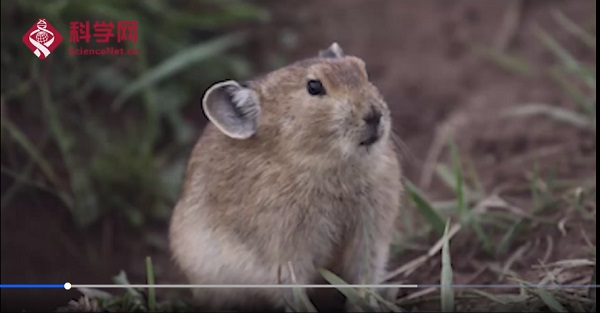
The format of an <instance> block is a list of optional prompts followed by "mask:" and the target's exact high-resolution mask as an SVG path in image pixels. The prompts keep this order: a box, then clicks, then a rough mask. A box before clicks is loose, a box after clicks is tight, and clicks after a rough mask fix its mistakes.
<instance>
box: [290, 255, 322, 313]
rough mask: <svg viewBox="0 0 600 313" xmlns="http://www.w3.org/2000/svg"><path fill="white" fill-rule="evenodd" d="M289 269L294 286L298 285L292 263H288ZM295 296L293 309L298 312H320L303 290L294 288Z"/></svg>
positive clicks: (293, 293)
mask: <svg viewBox="0 0 600 313" xmlns="http://www.w3.org/2000/svg"><path fill="white" fill-rule="evenodd" d="M288 269H289V271H290V276H291V280H292V283H293V284H296V283H297V280H296V274H295V273H294V267H293V266H292V263H291V262H289V263H288ZM292 295H293V299H292V300H293V306H294V307H292V308H291V309H292V310H294V311H296V312H318V311H317V309H316V308H315V306H314V305H313V304H312V302H310V299H308V296H307V295H306V292H305V290H304V289H302V288H294V289H293V290H292Z"/></svg>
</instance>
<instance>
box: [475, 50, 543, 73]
mask: <svg viewBox="0 0 600 313" xmlns="http://www.w3.org/2000/svg"><path fill="white" fill-rule="evenodd" d="M473 50H474V52H475V53H477V54H479V55H481V56H483V57H484V58H487V59H489V60H490V61H492V62H493V63H495V64H496V65H497V66H499V67H500V68H502V69H504V70H506V71H508V72H511V73H515V74H518V75H526V76H529V75H532V74H533V72H534V69H533V67H532V66H531V65H530V64H528V63H527V61H525V60H522V59H521V58H518V57H514V56H510V55H508V54H506V53H500V52H497V51H494V50H493V49H490V48H488V47H484V46H474V47H473Z"/></svg>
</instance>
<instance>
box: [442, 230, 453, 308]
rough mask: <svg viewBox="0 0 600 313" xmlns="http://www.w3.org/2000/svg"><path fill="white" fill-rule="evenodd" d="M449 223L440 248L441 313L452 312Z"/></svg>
mask: <svg viewBox="0 0 600 313" xmlns="http://www.w3.org/2000/svg"><path fill="white" fill-rule="evenodd" d="M449 228H450V221H449V220H448V221H447V222H446V228H445V230H444V245H443V246H442V277H441V285H442V287H441V297H442V299H441V300H442V311H443V312H454V291H453V290H452V264H451V262H450V238H449V237H450V236H449V235H448V230H449Z"/></svg>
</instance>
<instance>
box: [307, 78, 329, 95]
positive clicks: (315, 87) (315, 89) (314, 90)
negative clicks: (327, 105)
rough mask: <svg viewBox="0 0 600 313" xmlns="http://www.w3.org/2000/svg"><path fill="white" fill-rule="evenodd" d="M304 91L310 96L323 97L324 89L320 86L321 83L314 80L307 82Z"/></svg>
mask: <svg viewBox="0 0 600 313" xmlns="http://www.w3.org/2000/svg"><path fill="white" fill-rule="evenodd" d="M306 90H307V91H308V93H309V94H311V95H312V96H323V95H325V88H324V87H323V84H321V82H320V81H318V80H314V79H312V80H309V81H308V83H307V84H306Z"/></svg>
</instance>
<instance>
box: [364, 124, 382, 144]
mask: <svg viewBox="0 0 600 313" xmlns="http://www.w3.org/2000/svg"><path fill="white" fill-rule="evenodd" d="M382 135H383V129H382V127H381V125H368V126H367V128H366V129H365V131H364V133H363V136H362V138H361V141H360V145H361V146H366V147H368V146H371V145H373V144H374V143H376V142H377V141H379V139H381V136H382Z"/></svg>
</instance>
